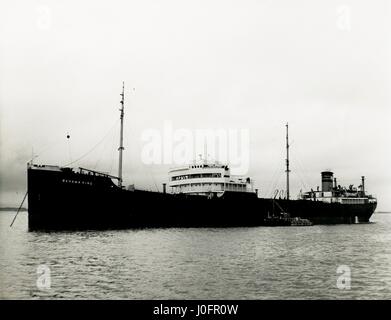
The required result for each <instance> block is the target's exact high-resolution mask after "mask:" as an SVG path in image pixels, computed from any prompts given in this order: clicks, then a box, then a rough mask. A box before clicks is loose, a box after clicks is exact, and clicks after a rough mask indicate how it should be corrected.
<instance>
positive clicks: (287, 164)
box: [285, 123, 290, 200]
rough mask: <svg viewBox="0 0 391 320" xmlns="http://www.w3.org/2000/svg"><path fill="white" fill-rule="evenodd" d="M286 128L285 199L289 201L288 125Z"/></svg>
mask: <svg viewBox="0 0 391 320" xmlns="http://www.w3.org/2000/svg"><path fill="white" fill-rule="evenodd" d="M285 126H286V170H285V172H286V198H287V200H289V172H290V170H289V132H288V123H287V124H286V125H285Z"/></svg>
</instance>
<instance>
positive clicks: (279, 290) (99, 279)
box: [0, 212, 391, 299]
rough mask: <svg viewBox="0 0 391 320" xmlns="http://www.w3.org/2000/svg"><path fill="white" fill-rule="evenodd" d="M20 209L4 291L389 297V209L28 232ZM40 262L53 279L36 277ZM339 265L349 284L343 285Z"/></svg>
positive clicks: (6, 216) (7, 253) (23, 295)
mask: <svg viewBox="0 0 391 320" xmlns="http://www.w3.org/2000/svg"><path fill="white" fill-rule="evenodd" d="M13 216H14V213H13V212H0V298H3V299H15V298H16V299H48V298H49V299H50V298H55V299H69V298H70V299H74V298H75V299H390V298H391V214H375V215H374V216H372V222H373V223H369V224H360V225H336V226H313V227H274V228H271V227H259V228H233V229H156V230H127V231H107V232H92V231H90V232H56V233H37V232H34V233H29V232H27V230H26V229H27V213H20V214H19V216H18V218H17V220H16V222H15V224H14V226H13V227H12V228H10V227H9V224H10V222H11V220H12V218H13ZM40 265H46V266H47V267H48V268H49V269H50V288H46V289H44V288H41V289H39V288H38V287H37V279H38V277H39V276H40V274H37V268H38V267H39V266H40ZM340 266H345V267H342V270H343V271H344V272H345V273H344V274H343V275H344V276H348V275H349V270H350V276H351V281H350V289H339V288H338V287H337V281H338V277H340V276H341V274H339V273H337V269H338V267H340ZM347 270H348V271H347ZM340 280H341V279H340ZM46 283H47V282H46ZM343 283H344V284H345V287H346V285H347V284H348V282H346V281H345V282H343Z"/></svg>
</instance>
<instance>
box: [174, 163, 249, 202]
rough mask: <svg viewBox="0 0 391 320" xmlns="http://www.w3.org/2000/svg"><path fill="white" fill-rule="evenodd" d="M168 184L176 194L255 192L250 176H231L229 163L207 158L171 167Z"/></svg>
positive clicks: (219, 194)
mask: <svg viewBox="0 0 391 320" xmlns="http://www.w3.org/2000/svg"><path fill="white" fill-rule="evenodd" d="M168 186H169V187H170V188H171V192H172V193H175V194H176V193H186V194H196V195H211V194H216V195H217V196H221V195H222V194H223V193H224V192H225V191H232V192H254V190H253V181H252V180H251V179H250V178H248V177H247V178H245V177H241V176H231V173H230V169H229V166H228V165H225V164H221V163H219V162H210V161H206V160H202V161H199V162H195V163H193V164H189V165H186V166H182V167H178V168H173V169H171V170H170V171H169V183H168Z"/></svg>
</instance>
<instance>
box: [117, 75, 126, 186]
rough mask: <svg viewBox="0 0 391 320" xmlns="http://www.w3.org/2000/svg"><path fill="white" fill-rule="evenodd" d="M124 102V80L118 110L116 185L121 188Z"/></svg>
mask: <svg viewBox="0 0 391 320" xmlns="http://www.w3.org/2000/svg"><path fill="white" fill-rule="evenodd" d="M124 102H125V82H122V93H121V108H120V109H119V111H120V112H121V114H120V120H121V128H120V137H119V148H118V151H119V160H118V187H120V188H122V152H123V150H124V149H125V148H124Z"/></svg>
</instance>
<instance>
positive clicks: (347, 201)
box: [342, 199, 365, 204]
mask: <svg viewBox="0 0 391 320" xmlns="http://www.w3.org/2000/svg"><path fill="white" fill-rule="evenodd" d="M342 203H346V204H362V203H365V201H364V199H343V200H342Z"/></svg>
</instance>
